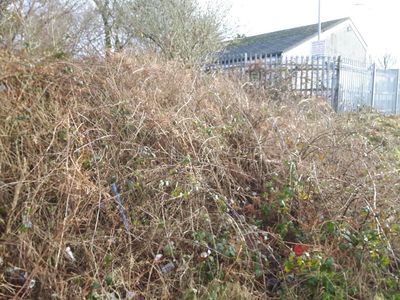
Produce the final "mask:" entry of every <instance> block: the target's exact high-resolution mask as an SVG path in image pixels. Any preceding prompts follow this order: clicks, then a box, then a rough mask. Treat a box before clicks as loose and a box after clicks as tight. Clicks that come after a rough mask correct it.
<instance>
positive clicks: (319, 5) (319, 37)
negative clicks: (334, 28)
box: [318, 0, 321, 41]
mask: <svg viewBox="0 0 400 300" xmlns="http://www.w3.org/2000/svg"><path fill="white" fill-rule="evenodd" d="M320 40H321V0H318V41H320Z"/></svg>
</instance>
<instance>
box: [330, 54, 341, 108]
mask: <svg viewBox="0 0 400 300" xmlns="http://www.w3.org/2000/svg"><path fill="white" fill-rule="evenodd" d="M341 67H342V65H341V56H339V57H338V58H337V66H336V83H335V95H334V97H333V103H332V104H333V110H334V111H335V112H339V92H340V69H341Z"/></svg>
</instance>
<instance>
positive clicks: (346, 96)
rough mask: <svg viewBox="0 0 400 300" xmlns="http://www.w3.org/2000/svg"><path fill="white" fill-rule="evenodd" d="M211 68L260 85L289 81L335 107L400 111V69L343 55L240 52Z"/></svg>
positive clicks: (295, 88)
mask: <svg viewBox="0 0 400 300" xmlns="http://www.w3.org/2000/svg"><path fill="white" fill-rule="evenodd" d="M207 69H208V70H222V71H223V72H226V73H228V74H229V75H233V76H239V77H240V78H242V79H243V80H247V81H251V82H253V84H254V85H256V86H272V87H273V86H275V85H286V86H287V88H288V89H290V90H292V91H294V92H296V93H301V94H302V95H303V96H305V97H312V96H317V97H323V98H325V99H326V100H327V101H329V102H330V103H331V105H332V107H333V108H334V109H335V111H338V112H343V111H358V110H360V109H361V108H363V107H371V108H374V109H376V110H377V111H379V112H382V113H384V114H399V113H400V70H379V69H377V68H376V65H375V64H367V63H364V62H358V61H355V60H351V59H348V58H343V57H325V56H312V57H309V56H297V57H285V56H284V57H282V56H280V55H264V54H247V53H243V54H237V55H223V56H220V57H219V59H218V60H217V61H216V63H215V64H212V65H209V66H208V67H207Z"/></svg>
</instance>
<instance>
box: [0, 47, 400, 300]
mask: <svg viewBox="0 0 400 300" xmlns="http://www.w3.org/2000/svg"><path fill="white" fill-rule="evenodd" d="M0 82H1V84H2V86H3V88H2V89H1V90H2V91H1V92H0V99H1V107H0V151H1V157H0V238H1V245H0V258H1V266H0V270H1V277H0V278H1V279H0V298H12V297H14V298H37V299H50V298H51V299H83V298H88V299H96V298H99V299H115V298H117V299H119V298H120V299H180V298H185V299H265V298H272V299H274V298H284V299H294V298H298V299H311V298H316V299H318V298H323V297H324V299H342V298H343V299H371V298H373V297H375V296H380V295H384V296H387V297H390V295H392V296H393V295H397V296H399V294H396V291H397V289H398V279H397V277H396V276H397V275H398V261H397V257H398V255H399V251H400V244H399V242H398V233H399V229H400V227H399V226H398V225H396V224H397V223H399V214H398V204H397V203H398V201H399V188H400V186H399V179H398V178H399V177H398V176H399V157H400V143H399V141H398V137H399V135H400V124H399V120H398V119H396V118H386V117H381V116H379V115H377V114H374V113H362V114H358V115H339V116H338V115H335V114H334V113H332V112H331V111H330V109H329V108H328V107H327V106H326V105H325V104H324V103H323V101H322V100H318V99H305V100H303V101H300V102H296V101H293V100H290V99H291V98H292V97H291V95H289V94H282V95H281V97H280V101H278V102H277V101H276V99H275V101H272V100H271V99H269V95H271V94H273V95H274V97H275V98H276V93H272V92H271V91H264V92H260V91H255V90H252V89H251V87H250V88H249V87H248V85H246V86H245V87H242V86H241V85H240V84H239V83H237V82H234V81H230V80H228V79H224V78H223V77H222V76H213V75H205V74H201V73H198V72H196V71H192V70H188V69H185V68H184V67H183V66H181V65H179V64H177V63H173V62H168V63H167V62H161V61H157V60H156V59H154V57H150V58H141V59H129V58H126V57H123V56H118V57H114V58H113V59H112V60H111V61H109V62H108V63H104V62H101V61H96V60H92V61H82V62H73V61H69V62H48V63H46V64H43V65H40V64H37V63H36V64H35V63H33V62H31V61H29V60H28V59H22V58H15V57H12V56H10V55H6V54H4V53H3V54H2V55H1V57H0ZM112 183H116V186H117V188H118V190H119V195H120V198H121V202H122V204H123V207H124V212H125V214H126V217H127V223H128V224H127V226H128V227H129V228H128V232H127V231H126V230H125V227H124V223H123V219H122V217H121V213H120V211H119V208H118V203H117V201H116V198H115V196H114V194H113V193H112V191H111V184H112ZM30 225H32V226H30ZM299 244H303V245H307V247H308V249H307V253H308V254H309V256H307V254H306V253H305V254H303V255H301V256H296V255H295V254H294V253H293V247H294V246H295V245H299ZM67 247H69V248H70V249H71V251H72V253H73V256H74V259H72V258H71V257H70V256H69V254H68V253H67V251H66V248H67ZM207 250H210V251H211V254H210V256H209V257H207V258H206V259H204V258H202V257H201V256H202V254H203V255H204V253H203V252H206V251H207ZM157 254H163V256H162V258H161V259H160V260H159V261H158V260H155V257H156V255H157ZM169 262H172V263H173V264H174V267H175V269H174V270H172V271H171V272H169V273H163V272H162V271H161V270H162V269H163V267H164V266H165V265H166V264H167V263H169ZM17 268H20V269H17ZM24 272H25V273H24ZM388 278H389V279H390V281H388ZM392 279H393V280H392ZM31 280H35V284H34V287H33V288H29V284H31V283H32V284H33V282H32V281H31ZM388 295H389V296H388ZM113 297H114V298H113ZM393 297H395V296H393ZM396 299H397V298H396Z"/></svg>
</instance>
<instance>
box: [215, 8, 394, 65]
mask: <svg viewBox="0 0 400 300" xmlns="http://www.w3.org/2000/svg"><path fill="white" fill-rule="evenodd" d="M223 1H224V2H226V4H227V5H228V6H230V7H231V10H230V18H231V20H232V21H233V23H234V24H236V30H235V32H237V33H240V34H245V35H246V36H250V35H255V34H260V33H266V32H271V31H275V30H280V29H286V28H291V27H296V26H302V25H309V24H313V23H317V21H318V0H223ZM343 17H351V18H352V20H353V22H354V24H355V25H356V27H357V28H358V30H359V31H360V32H361V35H362V36H363V37H364V39H365V41H366V43H367V44H368V48H369V51H370V53H371V54H372V55H374V56H381V55H382V54H383V53H391V54H392V55H394V56H396V57H397V64H398V65H400V0H321V19H322V21H328V20H333V19H338V18H343Z"/></svg>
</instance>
